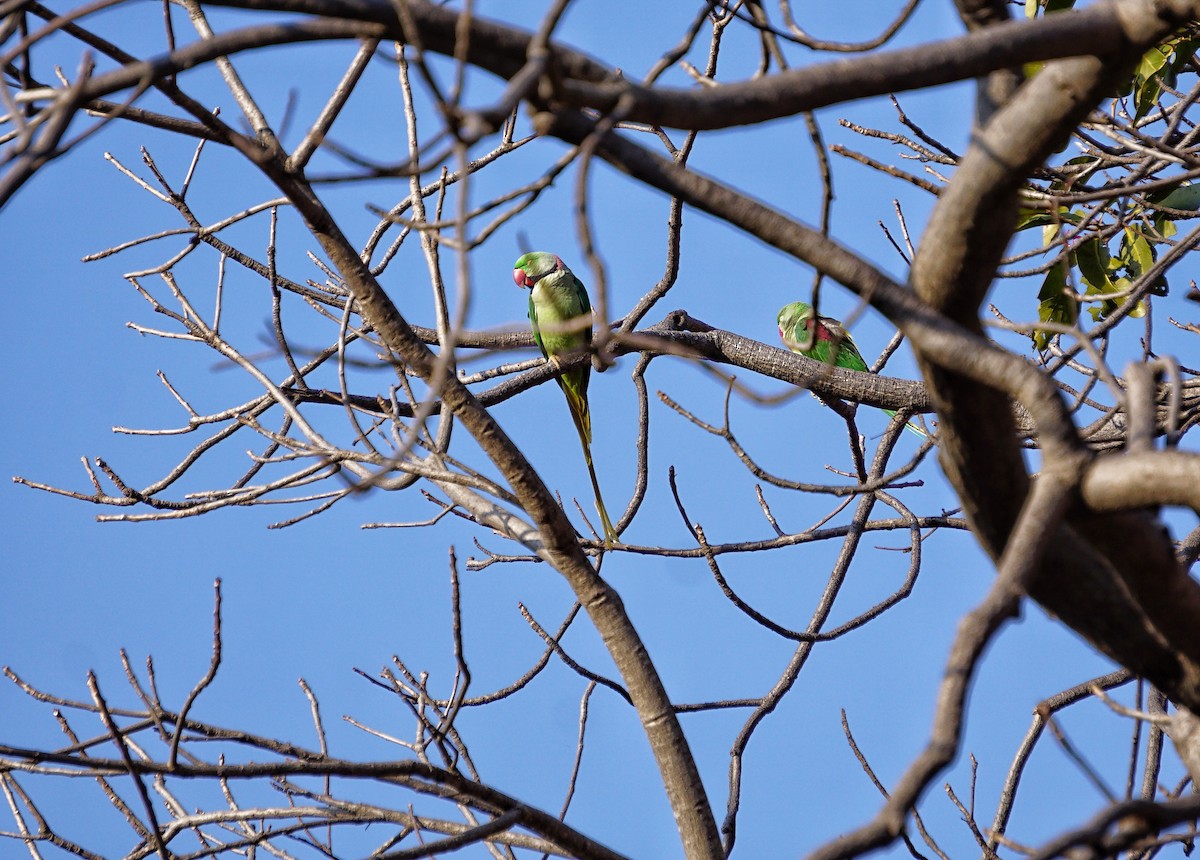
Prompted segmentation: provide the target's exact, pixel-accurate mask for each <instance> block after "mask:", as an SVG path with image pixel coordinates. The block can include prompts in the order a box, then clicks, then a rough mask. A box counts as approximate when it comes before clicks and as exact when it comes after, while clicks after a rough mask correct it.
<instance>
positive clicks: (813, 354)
mask: <svg viewBox="0 0 1200 860" xmlns="http://www.w3.org/2000/svg"><path fill="white" fill-rule="evenodd" d="M778 322H779V337H780V338H781V339H782V340H783V345H784V346H786V347H787V348H788V349H789V350H791V351H792V352H794V353H796V354H798V355H805V356H808V357H809V358H811V359H814V360H816V361H821V362H824V363H825V364H832V365H833V366H835V367H844V368H846V369H847V370H859V371H863V372H866V370H867V363H866V362H865V361H863V357H862V353H860V352H859V351H858V345H857V344H856V343H855V342H854V338H852V337H850V332H848V331H846V327H845V326H844V325H842V324H841V322H840V321H838V320H835V319H834V318H833V317H823V316H817V315H815V314H813V309H812V305H809V304H805V303H804V302H792V303H791V304H787V305H784V306H783V307H782V308H780V310H779V318H778ZM883 411H884V412H886V413H887V414H888V417H895V415H896V411H895V410H894V409H884V410H883ZM905 428H906V429H907V430H909V431H910V432H912V433H915V434H917V435H918V436H920V437H921V438H925V437H926V436H927V435H928V434H927V433H926V432H925V431H924V430H922V429H921V428H920V427H918V426H917V425H916V424H913V423H912V422H911V421H910V422H908V424H906V425H905Z"/></svg>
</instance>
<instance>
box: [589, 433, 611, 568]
mask: <svg viewBox="0 0 1200 860" xmlns="http://www.w3.org/2000/svg"><path fill="white" fill-rule="evenodd" d="M583 458H584V459H585V460H586V461H587V467H588V477H590V478H591V479H592V492H594V493H595V494H596V511H597V513H599V514H600V526H601V528H602V529H603V530H604V543H605V544H606V545H608V546H612V545H613V544H615V543H617V541H618V538H617V530H616V529H614V528H613V524H612V521H611V520H610V519H609V518H608V511H607V510H606V509H605V507H604V498H603V497H602V496H601V495H600V482H599V481H597V480H596V470H595V468H594V467H593V466H592V452H591V450H589V447H588V446H587V445H584V446H583Z"/></svg>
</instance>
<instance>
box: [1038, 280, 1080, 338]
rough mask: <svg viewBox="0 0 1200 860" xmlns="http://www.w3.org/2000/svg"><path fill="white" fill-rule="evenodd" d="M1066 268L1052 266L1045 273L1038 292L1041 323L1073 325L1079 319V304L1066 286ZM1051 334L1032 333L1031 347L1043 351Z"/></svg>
mask: <svg viewBox="0 0 1200 860" xmlns="http://www.w3.org/2000/svg"><path fill="white" fill-rule="evenodd" d="M1066 268H1067V267H1066V266H1061V265H1057V266H1054V267H1053V268H1052V269H1051V270H1050V271H1049V272H1047V273H1046V279H1045V280H1044V281H1042V289H1041V290H1040V291H1039V292H1038V319H1039V320H1041V321H1042V322H1052V323H1060V324H1062V325H1075V320H1076V319H1078V317H1079V303H1078V302H1077V301H1075V291H1074V290H1072V289H1071V288H1070V287H1068V286H1067V272H1066ZM1052 337H1054V335H1053V334H1051V333H1050V332H1047V331H1035V332H1034V333H1033V345H1034V346H1035V347H1036V348H1037V349H1038V350H1043V349H1045V348H1046V347H1047V346H1049V344H1050V338H1052Z"/></svg>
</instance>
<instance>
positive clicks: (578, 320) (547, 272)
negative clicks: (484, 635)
mask: <svg viewBox="0 0 1200 860" xmlns="http://www.w3.org/2000/svg"><path fill="white" fill-rule="evenodd" d="M513 280H514V281H516V284H517V286H518V287H528V288H529V322H530V323H531V324H532V325H533V339H534V341H535V342H536V343H537V345H538V349H540V350H541V351H542V355H544V356H545V357H546V358H547V359H548V360H549V361H551V362H556V360H557V357H558V356H559V355H564V354H569V353H572V352H579V351H580V350H584V349H587V347H588V346H589V345H590V344H591V342H592V320H591V313H592V303H591V302H590V301H589V300H588V294H587V290H586V289H584V286H583V282H582V281H580V280H579V278H577V277H575V275H574V273H572V271H571V270H570V269H568V268H567V266H566V264H565V263H563V261H562V260H561V259H560V258H559V257H558V256H556V255H555V254H548V253H546V252H545V251H534V252H532V253H529V254H523V255H522V256H521V257H520V258H519V259H518V260H517V262H516V263H515V264H513ZM591 375H592V368H591V367H590V366H589V365H586V364H585V365H582V366H580V367H573V368H571V369H570V370H568V371H566V372H565V373H563V374H561V375H560V376H558V377H557V379H558V385H559V387H560V388H562V391H563V394H565V395H566V396H567V406H568V407H570V410H571V418H572V420H574V422H575V429H576V430H578V431H579V444H581V445H582V446H583V459H584V460H585V461H586V462H587V467H588V475H589V476H590V477H591V479H592V490H593V491H594V492H595V494H596V510H597V512H599V514H600V524H601V526H602V527H603V529H604V542H605V543H606V544H613V543H615V542H616V541H617V532H616V530H615V529H614V528H613V526H612V522H611V521H610V520H609V519H608V511H607V510H605V508H604V499H603V498H601V496H600V482H599V481H597V480H596V469H595V467H594V466H593V465H592V418H591V414H590V412H589V411H588V398H587V389H588V379H589V378H590V377H591Z"/></svg>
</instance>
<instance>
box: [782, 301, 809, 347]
mask: <svg viewBox="0 0 1200 860" xmlns="http://www.w3.org/2000/svg"><path fill="white" fill-rule="evenodd" d="M812 318H813V310H812V305H808V304H805V303H804V302H792V303H791V304H788V305H784V306H783V307H782V308H780V309H779V318H778V320H777V322H778V324H779V336H780V337H781V338H783V340H784V342H785V343H786V342H787V341H788V340H789V339H791V340H794V339H795V338H796V334H797V333H799V332H803V331H807V330H808V328H809V324H810V323H811V322H812ZM788 348H789V349H790V348H791V346H790V344H789V347H788Z"/></svg>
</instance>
